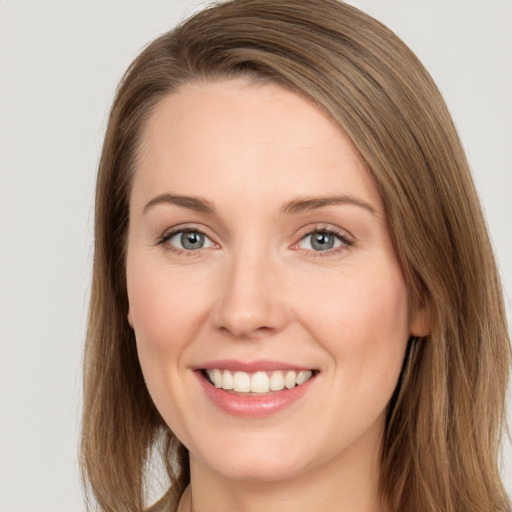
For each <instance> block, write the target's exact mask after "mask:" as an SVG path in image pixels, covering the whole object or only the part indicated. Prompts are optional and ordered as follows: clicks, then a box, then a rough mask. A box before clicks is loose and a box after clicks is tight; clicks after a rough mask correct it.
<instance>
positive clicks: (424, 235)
mask: <svg viewBox="0 0 512 512" xmlns="http://www.w3.org/2000/svg"><path fill="white" fill-rule="evenodd" d="M240 75H243V76H247V77H249V78H250V79H252V80H258V81H268V82H271V83H275V84H279V85H281V86H283V87H286V88H288V89H290V90H292V91H295V92H296V93H298V94H301V95H302V96H304V97H306V98H307V99H309V100H310V101H312V102H313V103H315V104H316V105H317V106H318V107H319V108H321V109H323V110H324V111H326V112H327V113H328V114H329V115H330V116H331V117H332V118H333V119H334V120H335V121H336V122H337V123H338V124H339V126H340V128H341V129H342V130H343V131H344V132H345V133H346V134H347V135H348V136H349V137H350V139H351V140H352V142H353V144H354V146H355V148H356V149H357V151H358V152H359V154H360V156H361V158H362V159H363V160H364V162H365V163H366V165H367V168H368V172H369V173H370V174H371V176H372V177H373V179H374V181H375V183H376V184H377V186H378V188H379V191H380V194H381V196H382V199H383V201H384V204H385V208H386V212H387V216H388V222H389V226H390V230H391V236H392V239H393V242H394V245H395V249H396V253H397V256H398V258H399V261H400V263H401V266H402V270H403V273H404V276H405V279H406V282H407V285H408V289H409V294H410V302H411V308H414V307H420V306H421V307H427V308H428V310H429V312H430V317H431V322H432V331H431V334H430V335H429V336H427V337H425V338H422V339H419V340H411V341H410V345H409V350H408V357H407V358H406V362H405V363H404V369H403V372H402V375H401V378H400V382H399V384H398V385H397V390H396V392H395V394H394V396H393V399H392V401H391V403H390V406H389V410H388V415H387V422H386V428H385V433H384V438H383V442H382V453H381V478H380V491H381V493H382V494H383V495H384V496H386V498H387V499H389V500H390V502H391V504H392V508H393V511H394V512H410V511H415V512H427V511H428V512H434V511H443V512H461V511H464V512H486V511H488V512H509V511H510V502H509V500H508V498H507V496H506V493H505V491H504V488H503V486H502V483H501V481H500V475H499V471H498V465H497V460H498V455H499V448H500V436H501V433H502V429H503V425H504V422H505V394H506V387H507V382H508V376H509V368H510V342H509V337H508V331H507V323H506V315H505V310H504V305H503V298H502V291H501V288H500V281H499V277H498V274H497V270H496V264H495V260H494V256H493V252H492V248H491V244H490V242H489V237H488V234H487V230H486V225H485V221H484V218H483V215H482V211H481V208H480V204H479V201H478V198H477V194H476V192H475V188H474V185H473V181H472V178H471V175H470V171H469V166H468V163H467V160H466V157H465V155H464V152H463V150H462V147H461V143H460V141H459V138H458V135H457V132H456V130H455V128H454V125H453V122H452V120H451V118H450V115H449V113H448V111H447V108H446V106H445V103H444V101H443V99H442V97H441V94H440V93H439V91H438V89H437V87H436V86H435V84H434V82H433V80H432V79H431V77H430V75H429V74H428V72H427V71H426V70H425V69H424V67H423V66H422V65H421V63H420V62H419V61H418V59H417V58H416V57H415V55H414V54H413V53H412V52H411V51H410V50H409V49H408V48H407V47H406V46H405V45H404V43H403V42H401V41H400V40H399V39H398V38H397V37H396V36H395V35H394V34H393V33H392V32H391V31H390V30H389V29H387V28H386V27H384V26H383V25H382V24H380V23H379V22H377V21H376V20H374V19H372V18H371V17H369V16H367V15H366V14H364V13H362V12H361V11H359V10H357V9H356V8H354V7H351V6H348V5H346V4H343V3H341V2H338V1H337V0H308V1H307V2H305V1H303V0H279V1H275V0H234V1H231V2H224V3H220V4H218V5H216V6H213V7H211V8H208V9H206V10H204V11H202V12H200V13H198V14H196V15H194V16H193V17H192V18H190V19H189V20H187V21H186V22H185V23H183V24H181V25H180V26H178V27H177V28H175V29H174V30H172V31H171V32H169V33H166V34H164V35H163V36H161V37H159V38H158V39H157V40H155V41H154V42H152V43H151V44H150V45H149V46H147V47H146V48H145V49H144V51H143V52H142V53H141V54H140V55H139V56H138V57H137V58H136V59H135V61H134V62H133V63H132V65H131V66H130V68H129V69H128V70H127V72H126V74H125V76H124V78H123V80H122V82H121V84H120V86H119V89H118V91H117V95H116V98H115V101H114V104H113V107H112V111H111V114H110V119H109V123H108V127H107V132H106V135H105V142H104V146H103V152H102V156H101V161H100V165H99V171H98V181H97V192H96V221H95V252H94V270H93V283H92V292H91V302H90V315H89V328H88V333H87V344H86V353H85V377H84V412H83V429H82V445H81V447H82V469H83V475H84V480H85V482H86V483H87V485H88V487H89V488H90V490H92V494H93V495H94V497H95V499H96V500H97V502H98V503H99V505H100V508H101V510H103V511H116V512H117V511H120V510H123V511H133V512H135V511H138V512H140V511H142V510H143V509H144V506H145V503H144V500H145V498H144V475H145V468H146V464H147V461H148V458H149V456H150V454H151V452H152V450H153V451H154V450H158V451H159V453H160V454H161V455H162V460H163V461H164V464H165V468H166V473H167V475H168V478H169V483H170V484H172V486H170V488H169V491H168V492H167V494H166V496H165V498H164V499H163V500H162V501H161V504H160V506H161V507H162V508H161V510H164V509H165V510H174V508H175V507H176V504H177V502H178V501H179V498H180V496H181V494H182V492H183V490H184V488H185V486H186V485H187V483H188V482H189V479H190V475H189V468H188V457H187V450H186V449H185V448H184V447H183V446H182V445H181V443H180V442H179V441H178V440H177V439H176V438H175V436H174V435H173V433H172V432H171V431H170V429H169V428H168V427H167V426H166V425H165V423H164V422H163V420H162V419H161V417H160V415H159V413H158V412H157V410H156V409H155V407H154V405H153V403H152V401H151V397H150V396H149V393H148V391H147V389H146V386H145V384H144V379H143V376H142V372H141V369H140V366H139V362H138V358H137V352H136V348H135V339H134V334H133V332H132V330H131V329H130V327H129V325H128V322H127V320H126V314H127V309H128V303H127V294H126V282H125V281H126V276H125V246H126V235H127V228H128V223H129V215H128V206H129V195H130V185H131V181H132V176H133V173H134V172H135V169H136V164H137V149H138V145H139V140H140V136H141V133H142V131H143V130H144V125H145V122H146V121H147V119H148V117H149V116H150V115H151V113H152V112H153V111H154V109H155V108H157V107H158V103H159V101H160V100H161V99H162V98H163V97H164V96H166V95H168V94H170V93H172V92H173V91H176V90H177V89H178V88H179V87H180V86H182V85H183V84H186V83H190V82H192V81H208V80H215V79H216V78H218V77H232V76H240ZM159 510H160V509H159Z"/></svg>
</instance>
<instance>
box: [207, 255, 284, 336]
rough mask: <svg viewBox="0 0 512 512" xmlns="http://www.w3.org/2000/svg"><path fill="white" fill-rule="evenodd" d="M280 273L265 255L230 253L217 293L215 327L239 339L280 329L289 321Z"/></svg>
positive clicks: (268, 334) (269, 333)
mask: <svg viewBox="0 0 512 512" xmlns="http://www.w3.org/2000/svg"><path fill="white" fill-rule="evenodd" d="M226 263H227V262H226ZM279 277H280V276H279V271H278V269H277V268H276V265H272V263H271V262H269V259H268V258H264V257H261V256H257V255H254V254H253V255H247V254H245V255H244V254H240V255H238V256H236V257H233V258H232V259H231V261H230V262H229V263H227V269H226V272H225V273H224V275H223V280H222V282H221V285H220V289H219V292H218V294H217V295H216V297H217V301H216V304H215V306H214V308H213V319H214V323H215V326H216V328H217V329H220V330H222V331H224V332H226V333H229V334H230V335H232V336H234V337H236V338H240V339H250V338H261V337H264V336H270V335H272V334H275V333H277V332H279V331H280V330H282V329H283V327H284V326H285V325H286V323H287V322H288V313H287V309H288V308H287V304H286V299H285V291H284V290H283V289H282V288H281V287H280V282H281V279H280V278H279Z"/></svg>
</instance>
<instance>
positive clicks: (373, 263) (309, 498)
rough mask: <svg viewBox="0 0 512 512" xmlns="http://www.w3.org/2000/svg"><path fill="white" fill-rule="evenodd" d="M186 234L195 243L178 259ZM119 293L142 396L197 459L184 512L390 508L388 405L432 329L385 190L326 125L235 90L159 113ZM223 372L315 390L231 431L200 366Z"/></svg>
mask: <svg viewBox="0 0 512 512" xmlns="http://www.w3.org/2000/svg"><path fill="white" fill-rule="evenodd" d="M176 198H178V199H176ZM183 198H186V199H183ZM190 198H192V199H190ZM312 199H314V201H311V200H312ZM180 230H181V231H180ZM184 231H185V232H187V233H188V234H192V237H193V239H194V240H198V238H197V237H198V236H200V237H203V238H200V240H199V242H198V243H197V244H196V245H193V246H190V245H188V246H187V247H185V246H183V238H182V236H181V235H182V234H183V232H184ZM315 232H316V233H317V234H316V235H315V234H314V233H315ZM198 233H199V234H200V235H198ZM312 233H313V235H312ZM315 236H319V237H320V238H321V240H320V242H322V243H323V245H322V244H318V243H313V242H314V241H315V240H316V239H315V238H314V237H315ZM194 237H195V238H194ZM127 284H128V298H129V305H130V306H129V313H128V321H129V322H130V325H131V326H132V327H133V328H134V330H135V335H136V339H137V348H138V352H139V358H140V363H141V366H142V370H143V373H144V376H145V379H146V383H147V386H148V390H149V392H150V394H151V396H152V398H153V400H154V402H155V404H156V406H157V408H158V410H159V411H160V413H161V415H162V417H163V418H164V420H165V421H166V422H167V424H168V425H169V426H170V428H171V429H172V430H173V432H174V433H175V434H176V435H177V437H178V438H179V439H180V440H181V441H182V442H183V443H184V444H185V446H186V447H187V448H188V449H189V452H190V466H191V486H190V490H189V491H188V494H187V500H186V503H185V501H184V502H183V503H182V507H183V508H182V510H187V509H189V510H190V509H191V508H190V507H193V510H194V512H225V511H231V510H233V511H235V510H236V511H239V512H252V511H258V512H260V511H262V510H265V511H266V512H274V511H276V512H277V511H279V512H282V511H283V510H293V511H295V512H301V511H304V512H305V511H311V510H322V511H327V512H329V511H333V512H334V511H336V512H376V511H379V512H385V511H388V510H389V507H388V503H386V501H385V500H381V499H379V496H378V493H377V482H378V476H379V447H380V442H381V438H382V433H383V428H384V419H385V412H386V406H387V404H388V402H389V399H390V397H391V395H392V393H393V390H394V388H395V386H396V383H397V380H398V377H399V374H400V369H401V367H402V361H403V357H404V353H405V349H406V346H407V341H408V339H409V337H410V336H422V335H424V334H426V332H427V322H426V320H425V318H424V312H423V310H421V309H416V308H414V313H411V311H412V310H413V308H411V305H410V303H409V298H408V295H407V287H406V283H405V281H404V278H403V275H402V273H401V269H400V266H399V264H398V261H397V257H396V254H395V252H394V250H393V246H392V243H391V239H390V234H389V230H388V227H387V223H386V218H385V212H384V208H383V204H382V201H381V198H380V196H379V194H378V192H377V189H376V187H375V185H374V183H373V181H372V179H371V178H370V176H369V174H368V172H367V170H366V168H365V166H364V163H363V162H362V161H361V159H360V158H359V157H358V155H357V153H356V152H355V151H354V149H353V147H352V145H351V143H350V141H349V140H348V139H347V137H346V136H345V135H344V134H343V132H342V131H341V130H340V129H339V128H338V127H337V126H336V125H335V124H334V122H332V121H331V120H330V119H329V118H328V116H327V115H325V114H324V113H323V112H321V111H320V110H319V109H318V108H317V107H315V106H314V105H312V104H311V103H309V102H308V101H306V100H305V99H303V98H301V97H300V96H298V95H296V94H294V93H292V92H289V91H286V90H284V89H282V88H280V87H278V86H275V85H269V84H266V85H265V84H254V83H250V82H248V81H245V80H243V79H240V80H217V81H214V82H209V83H206V82H204V83H197V84H189V85H186V86H184V87H183V88H182V89H180V90H179V91H178V92H175V93H173V94H170V95H169V96H167V97H166V98H165V99H163V100H162V101H161V103H160V105H159V106H158V108H157V109H156V111H155V112H154V114H153V115H152V117H151V118H150V120H149V122H148V124H147V127H146V129H145V131H144V133H143V138H142V144H141V150H140V154H139V159H138V164H137V168H136V172H135V176H134V182H133V189H132V194H131V200H130V228H129V235H128V250H127ZM225 359H230V360H240V361H249V362H252V361H258V360H272V361H281V362H286V364H289V365H290V366H300V367H306V368H311V369H313V370H314V379H312V381H311V382H310V383H309V387H308V389H307V392H305V394H304V395H303V396H301V397H300V398H299V399H298V400H297V401H295V402H293V403H291V404H290V405H288V406H287V407H285V408H284V409H283V410H279V411H277V412H275V413H273V414H270V415H265V416H263V417H256V418H254V417H239V416H235V415H232V414H229V413H227V412H225V411H224V410H221V409H220V408H219V407H218V406H217V405H216V404H215V403H213V402H212V401H211V400H210V399H209V398H208V397H207V396H206V395H205V392H204V389H203V386H202V385H200V379H201V378H202V377H201V376H200V375H201V374H200V373H199V372H198V367H199V368H200V367H201V365H202V364H205V363H206V362H208V361H213V360H225ZM198 375H199V377H198ZM203 384H204V383H203ZM207 385H210V384H207ZM189 498H190V502H189Z"/></svg>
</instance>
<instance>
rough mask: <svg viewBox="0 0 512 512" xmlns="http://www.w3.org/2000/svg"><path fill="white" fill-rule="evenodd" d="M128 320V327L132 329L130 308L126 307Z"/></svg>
mask: <svg viewBox="0 0 512 512" xmlns="http://www.w3.org/2000/svg"><path fill="white" fill-rule="evenodd" d="M126 317H127V318H128V323H129V324H130V327H131V328H132V329H133V318H132V312H131V311H130V308H129V307H128V314H127V315H126Z"/></svg>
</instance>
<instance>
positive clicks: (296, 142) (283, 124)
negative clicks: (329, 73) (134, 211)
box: [134, 79, 380, 203]
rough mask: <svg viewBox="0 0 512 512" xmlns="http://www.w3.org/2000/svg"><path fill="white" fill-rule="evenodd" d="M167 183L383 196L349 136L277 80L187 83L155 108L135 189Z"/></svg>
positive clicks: (151, 189)
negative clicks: (278, 83) (276, 82)
mask: <svg viewBox="0 0 512 512" xmlns="http://www.w3.org/2000/svg"><path fill="white" fill-rule="evenodd" d="M165 187H168V188H170V189H172V191H173V192H175V193H184V194H185V193H190V192H191V188H192V189H193V191H194V192H195V193H196V194H198V195H203V194H206V195H208V194H212V193H214V192H215V193H216V194H217V195H219V196H227V197H229V194H231V195H234V194H235V195H237V196H238V195H241V194H242V193H243V192H246V191H247V190H248V189H250V191H252V192H253V193H254V194H262V195H265V196H267V197H268V196H272V195H279V194H280V193H283V192H289V193H294V194H295V195H301V194H302V195H309V194H311V193H322V194H335V193H353V194H358V195H361V194H362V195H365V196H366V199H371V200H373V201H374V202H377V203H378V202H379V201H380V198H379V197H378V193H377V190H376V188H375V186H374V184H373V182H372V180H371V178H370V176H369V174H368V172H367V170H366V168H365V165H364V163H363V161H362V160H361V158H360V157H359V155H358V154H357V152H356V151H355V149H354V147H353V145H352V143H351V141H350V140H349V139H348V137H347V136H346V135H345V134H344V132H343V131H342V130H341V129H340V128H339V126H338V125H337V124H336V123H335V122H334V121H333V120H332V119H331V118H330V117H329V116H328V115H327V114H326V113H324V112H323V111H322V110H320V109H319V108H318V107H316V106H315V105H313V104H312V103H311V102H310V101H308V100H306V99H305V98H303V97H302V96H300V95H298V94H295V93H293V92H290V91H288V90H286V89H284V88H282V87H280V86H278V85H274V84H261V83H254V82H249V81H248V80H245V79H236V80H233V79H229V80H218V81H214V82H201V83H194V84H188V85H185V86H184V87H183V88H181V89H180V90H179V91H177V92H174V93H172V94H169V95H168V96H166V97H165V98H164V99H163V100H161V102H160V103H159V104H158V105H157V107H156V109H155V110H154V112H153V114H152V115H151V117H150V118H149V120H148V122H147V124H146V127H145V129H144V132H143V134H142V138H141V145H140V152H139V158H138V165H137V168H136V175H135V182H134V193H136V192H137V188H143V189H145V190H146V193H147V194H151V193H152V194H157V193H161V192H162V190H161V189H162V188H165ZM242 195H243V194H242Z"/></svg>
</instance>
